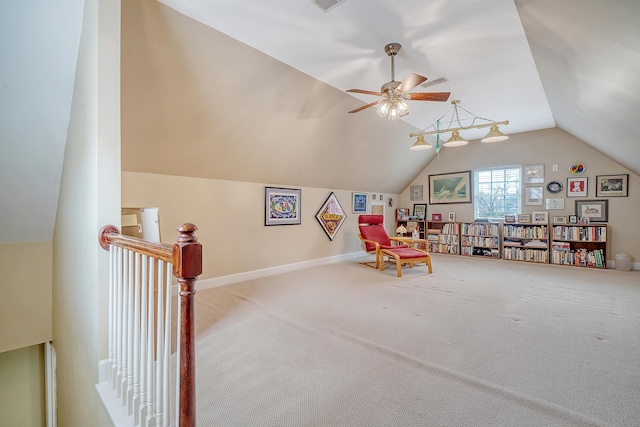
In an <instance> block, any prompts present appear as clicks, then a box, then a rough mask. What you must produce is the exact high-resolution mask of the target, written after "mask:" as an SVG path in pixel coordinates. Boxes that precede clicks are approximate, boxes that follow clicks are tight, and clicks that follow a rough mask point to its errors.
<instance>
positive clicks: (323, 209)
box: [316, 192, 347, 240]
mask: <svg viewBox="0 0 640 427" xmlns="http://www.w3.org/2000/svg"><path fill="white" fill-rule="evenodd" d="M346 219H347V215H346V214H345V212H344V210H343V209H342V206H341V205H340V202H339V201H338V198H337V197H336V195H335V194H334V193H333V192H331V194H329V197H327V200H325V201H324V203H323V204H322V206H320V209H318V212H316V220H318V223H319V224H320V227H322V230H324V232H325V234H326V235H327V237H328V238H329V240H333V238H334V237H335V236H336V234H338V230H340V227H341V226H342V224H343V223H344V221H345V220H346Z"/></svg>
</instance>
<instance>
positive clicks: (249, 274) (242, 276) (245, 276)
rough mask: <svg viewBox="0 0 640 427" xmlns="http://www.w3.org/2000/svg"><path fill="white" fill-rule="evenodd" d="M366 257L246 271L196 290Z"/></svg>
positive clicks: (350, 256) (352, 255)
mask: <svg viewBox="0 0 640 427" xmlns="http://www.w3.org/2000/svg"><path fill="white" fill-rule="evenodd" d="M365 255H366V252H364V251H358V252H352V253H348V254H342V255H336V256H331V257H327V258H319V259H312V260H309V261H301V262H296V263H293V264H285V265H279V266H276V267H269V268H263V269H260V270H252V271H246V272H244V273H238V274H231V275H229V276H221V277H212V278H211V279H204V280H198V282H197V284H196V290H203V289H210V288H217V287H219V286H226V285H230V284H232V283H237V282H244V281H246V280H253V279H257V278H260V277H267V276H273V275H275V274H281V273H288V272H291V271H297V270H302V269H305V268H309V267H316V266H319V265H325V264H332V263H334V262H341V261H347V260H350V259H354V258H360V257H363V256H365Z"/></svg>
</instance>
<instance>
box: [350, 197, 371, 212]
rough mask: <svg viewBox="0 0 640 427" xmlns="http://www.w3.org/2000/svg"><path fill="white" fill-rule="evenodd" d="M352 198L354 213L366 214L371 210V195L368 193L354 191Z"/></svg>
mask: <svg viewBox="0 0 640 427" xmlns="http://www.w3.org/2000/svg"><path fill="white" fill-rule="evenodd" d="M352 198H353V202H352V210H353V213H363V214H366V213H367V212H369V195H368V194H367V193H353V194H352Z"/></svg>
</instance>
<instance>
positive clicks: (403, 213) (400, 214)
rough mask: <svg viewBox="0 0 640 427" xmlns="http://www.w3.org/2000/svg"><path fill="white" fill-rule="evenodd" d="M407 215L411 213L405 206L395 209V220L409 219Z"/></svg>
mask: <svg viewBox="0 0 640 427" xmlns="http://www.w3.org/2000/svg"><path fill="white" fill-rule="evenodd" d="M409 215H411V211H410V210H409V209H406V208H399V209H396V221H398V220H407V219H409Z"/></svg>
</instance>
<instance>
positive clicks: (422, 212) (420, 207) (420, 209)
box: [413, 203, 427, 219]
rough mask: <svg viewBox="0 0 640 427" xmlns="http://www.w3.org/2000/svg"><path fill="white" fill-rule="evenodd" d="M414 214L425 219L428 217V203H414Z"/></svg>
mask: <svg viewBox="0 0 640 427" xmlns="http://www.w3.org/2000/svg"><path fill="white" fill-rule="evenodd" d="M413 216H415V217H416V218H418V219H425V218H426V217H427V204H426V203H416V204H414V205H413Z"/></svg>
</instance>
